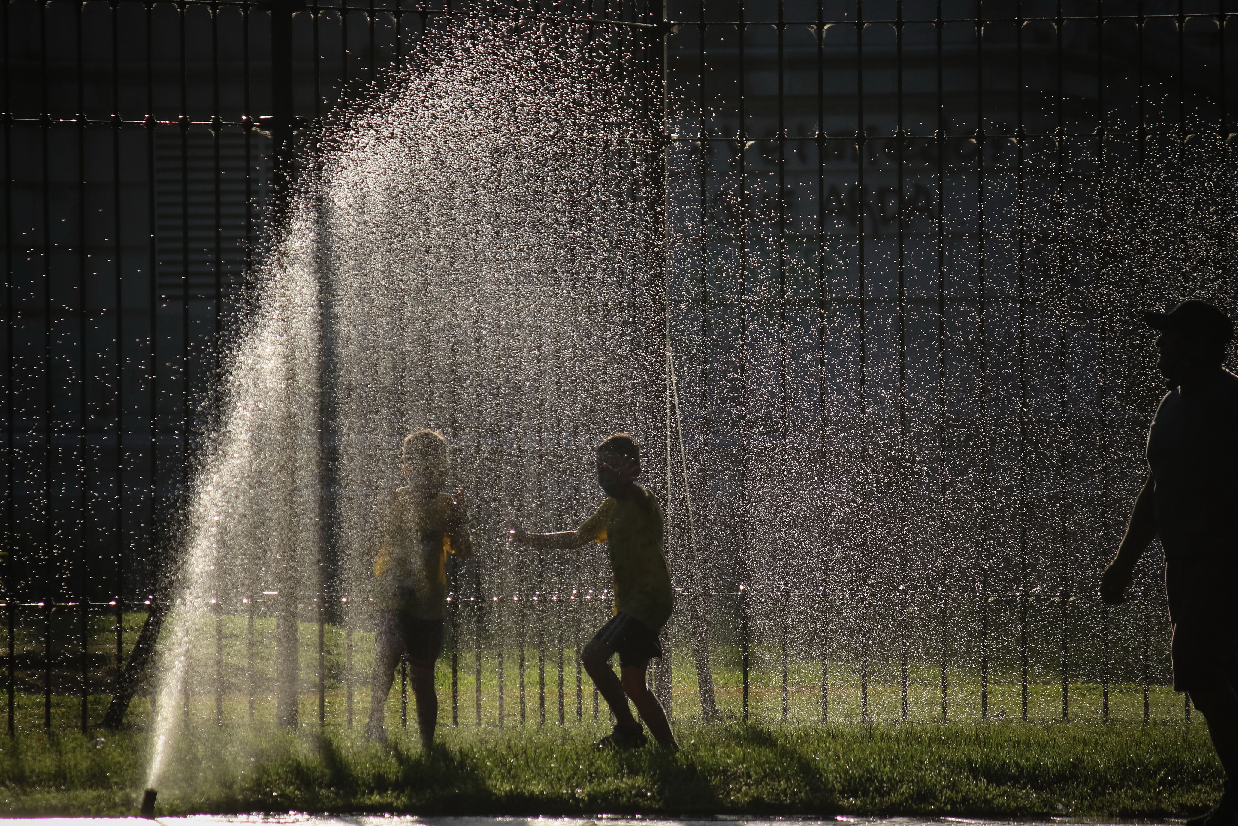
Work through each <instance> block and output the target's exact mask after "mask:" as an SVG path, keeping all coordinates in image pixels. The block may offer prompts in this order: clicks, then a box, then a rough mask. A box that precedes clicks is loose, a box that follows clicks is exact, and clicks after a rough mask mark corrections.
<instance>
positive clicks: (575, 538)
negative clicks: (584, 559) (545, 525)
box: [508, 499, 614, 551]
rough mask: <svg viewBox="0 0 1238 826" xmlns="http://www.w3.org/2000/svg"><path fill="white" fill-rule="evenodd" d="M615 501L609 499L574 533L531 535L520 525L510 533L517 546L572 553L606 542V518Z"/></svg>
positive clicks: (561, 532) (560, 532)
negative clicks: (594, 543) (595, 543)
mask: <svg viewBox="0 0 1238 826" xmlns="http://www.w3.org/2000/svg"><path fill="white" fill-rule="evenodd" d="M613 504H614V500H613V499H607V500H606V501H605V502H603V503H602V506H601V507H599V508H598V509H597V510H595V511H594V512H593V515H592V516H590V517H589V518H588V519H586V520H585V521H584V523H582V524H581V526H580V527H579V528H577V529H576V530H574V531H559V532H557V533H529V532H528V531H526V530H524V529H523V528H521V527H520V526H519V525H517V526H516V527H514V528H512V529H511V530H510V531H509V532H508V533H509V534H510V535H511V538H512V541H513V542H515V543H516V544H517V545H527V546H529V547H531V548H549V549H553V550H558V551H572V550H575V549H576V548H583V547H584V546H586V545H588V544H589V543H590V542H605V541H606V518H607V516H608V515H609V514H610V510H611V507H612V506H613Z"/></svg>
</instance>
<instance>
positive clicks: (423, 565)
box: [374, 487, 468, 620]
mask: <svg viewBox="0 0 1238 826" xmlns="http://www.w3.org/2000/svg"><path fill="white" fill-rule="evenodd" d="M378 530H379V551H378V556H377V558H375V560H374V578H375V579H376V580H377V581H378V582H377V587H376V588H375V589H374V590H375V594H374V600H375V603H376V604H377V607H378V608H380V609H383V610H399V611H404V612H406V613H407V614H408V615H409V616H412V617H416V618H418V619H437V620H441V619H445V618H446V616H447V554H448V553H451V552H453V549H452V547H451V539H450V534H451V533H453V532H456V531H467V530H468V526H467V525H461V524H460V523H459V519H458V517H457V516H456V509H455V505H454V503H453V502H452V499H451V497H450V496H448V495H447V494H446V493H438V494H435V495H434V496H432V497H430V498H429V499H422V498H421V497H419V496H417V495H416V494H415V493H414V492H413V490H412V489H411V488H408V487H399V488H396V489H395V490H393V491H392V492H391V493H390V494H389V495H388V496H387V498H386V500H385V501H384V502H383V508H382V511H381V512H380V515H379V522H378Z"/></svg>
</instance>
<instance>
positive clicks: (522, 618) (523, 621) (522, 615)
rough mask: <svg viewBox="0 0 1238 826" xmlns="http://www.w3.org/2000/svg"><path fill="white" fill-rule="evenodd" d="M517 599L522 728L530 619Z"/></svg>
mask: <svg viewBox="0 0 1238 826" xmlns="http://www.w3.org/2000/svg"><path fill="white" fill-rule="evenodd" d="M515 599H516V600H517V603H516V604H517V608H518V610H517V616H518V619H517V621H518V622H519V624H520V633H519V635H518V636H519V637H520V661H519V663H518V665H519V666H520V673H519V680H518V684H519V688H520V725H521V726H523V725H524V723H525V696H524V673H525V669H526V665H525V629H526V628H527V627H528V618H529V617H528V609H527V608H526V607H525V603H524V602H520V601H519V600H520V594H519V593H517V594H516V597H515ZM594 705H595V706H596V703H594ZM593 717H594V719H597V713H596V712H595V713H594V715H593Z"/></svg>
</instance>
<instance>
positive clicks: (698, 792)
mask: <svg viewBox="0 0 1238 826" xmlns="http://www.w3.org/2000/svg"><path fill="white" fill-rule="evenodd" d="M677 728H678V736H679V738H680V740H681V743H682V745H683V747H684V748H683V751H682V752H681V753H680V754H678V755H670V754H667V753H664V752H661V751H658V750H654V749H645V750H642V751H638V752H634V753H626V754H612V753H599V752H597V751H594V750H593V749H592V748H591V743H592V740H593V739H594V738H595V737H596V736H598V735H599V734H601V733H602V729H594V728H593V727H591V726H580V727H572V728H567V729H560V728H558V727H557V726H553V725H549V726H546V727H544V728H537V727H530V728H527V729H516V730H513V729H510V728H509V729H507V730H504V731H499V730H497V729H467V728H465V729H450V728H447V729H444V730H443V731H442V737H441V740H442V743H443V747H442V749H441V750H439V751H437V752H436V753H434V754H431V755H429V756H427V755H423V754H422V753H421V750H420V747H419V746H418V745H417V744H416V739H415V737H412V736H411V734H412V730H411V729H410V730H409V732H408V733H407V734H406V733H405V732H404V731H401V730H400V729H399V728H398V727H397V728H394V729H393V730H392V741H391V745H389V746H387V747H380V746H374V745H369V744H366V743H363V742H361V741H360V740H359V739H358V738H357V737H356V736H355V735H354V734H351V733H346V732H342V731H329V732H328V734H327V735H326V736H321V735H319V734H317V733H306V732H304V731H303V732H302V733H299V734H297V733H291V732H286V731H277V730H272V729H264V728H257V729H249V728H248V727H241V726H236V727H233V726H231V725H227V726H225V727H224V728H223V729H217V728H214V727H206V728H204V729H202V730H201V731H200V732H199V733H197V734H195V735H193V736H182V737H180V738H178V740H177V741H176V744H175V746H174V755H173V759H172V761H171V764H170V766H169V768H168V770H167V772H166V774H165V776H164V777H163V779H162V780H161V782H160V790H159V807H158V811H159V814H161V815H170V814H188V813H195V812H215V813H225V812H246V811H288V810H297V811H309V812H362V811H384V812H388V811H389V812H399V811H403V812H416V813H423V814H426V813H440V814H447V813H458V814H485V813H492V814H499V813H511V814H521V813H543V814H596V813H602V812H645V813H651V814H661V815H675V814H720V813H727V812H745V813H767V814H813V815H834V814H841V813H852V814H886V815H894V814H903V815H967V816H984V817H1031V816H1040V817H1043V816H1059V815H1069V816H1074V817H1098V818H1164V817H1174V816H1178V817H1181V816H1186V815H1189V814H1194V813H1197V812H1199V811H1202V810H1204V809H1205V808H1207V806H1208V805H1209V804H1210V803H1211V802H1212V801H1214V800H1215V798H1216V796H1217V795H1219V793H1220V780H1221V774H1220V768H1219V766H1218V765H1217V763H1216V761H1215V758H1214V757H1213V755H1212V750H1211V748H1210V746H1209V744H1208V741H1207V735H1206V732H1205V729H1204V727H1203V725H1201V724H1200V723H1198V722H1197V723H1195V724H1191V725H1186V724H1182V723H1151V724H1147V725H1141V724H1137V723H1113V724H1108V725H1102V724H1090V723H1071V724H1051V723H1043V724H1028V723H1016V722H998V723H988V724H975V723H958V724H952V725H948V726H940V725H934V724H925V723H916V724H905V725H895V724H878V725H873V726H859V725H838V726H830V727H819V726H807V725H792V726H761V725H743V724H740V723H729V724H723V725H719V726H700V725H691V724H684V725H680V726H678V727H677ZM92 737H93V735H91V736H83V735H81V734H77V733H63V734H56V735H39V734H34V733H30V734H20V735H19V736H18V737H16V738H15V739H11V740H0V813H5V814H12V815H17V814H27V815H28V814H44V815H46V814H76V815H87V814H93V815H123V814H133V813H135V811H136V805H137V801H138V798H139V796H140V793H141V788H142V786H143V784H144V781H145V776H144V775H145V770H146V752H147V748H148V741H147V736H146V735H145V734H144V733H141V732H125V733H120V734H116V735H113V734H106V733H105V734H103V735H102V740H98V739H92Z"/></svg>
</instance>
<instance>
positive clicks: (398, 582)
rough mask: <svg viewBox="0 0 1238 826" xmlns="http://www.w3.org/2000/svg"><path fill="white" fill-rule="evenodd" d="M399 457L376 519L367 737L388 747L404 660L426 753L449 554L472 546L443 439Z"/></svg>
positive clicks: (420, 436) (410, 444) (408, 446)
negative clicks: (397, 475) (392, 699)
mask: <svg viewBox="0 0 1238 826" xmlns="http://www.w3.org/2000/svg"><path fill="white" fill-rule="evenodd" d="M401 455H402V458H403V464H404V466H403V471H404V480H405V484H403V485H401V486H400V487H397V488H396V489H395V490H393V491H391V493H389V494H387V496H386V498H385V499H384V501H383V504H382V509H381V511H380V515H379V523H378V532H379V533H378V536H379V550H378V556H377V558H376V559H375V560H374V578H375V579H376V580H377V582H376V585H375V589H374V591H375V593H374V601H375V604H376V607H377V608H378V616H377V628H376V631H377V633H376V639H375V652H374V672H373V675H372V676H371V678H370V719H369V721H368V722H367V723H366V725H365V736H366V739H368V740H374V741H378V742H383V741H385V740H386V739H387V732H386V729H385V728H384V726H383V713H384V710H385V708H386V705H387V693H388V692H389V691H391V683H392V681H393V680H394V678H395V666H396V663H397V662H398V661H399V660H400V659H401V658H403V659H405V660H407V661H408V665H409V677H410V679H411V682H412V685H413V696H414V697H415V698H416V701H417V727H418V730H419V732H420V734H421V744H422V747H423V748H428V747H429V746H430V745H431V743H433V742H434V729H435V726H436V724H437V723H438V697H437V696H436V695H435V693H434V662H435V660H437V659H438V657H439V654H441V653H442V652H443V621H444V620H445V619H446V617H447V554H448V553H454V554H455V555H456V556H458V557H462V558H463V557H467V556H469V555H470V554H472V552H473V540H472V536H471V535H470V533H469V522H468V514H467V511H466V508H465V504H464V496H463V494H464V491H463V490H460V489H457V490H456V492H455V494H454V495H449V494H448V493H447V492H446V491H444V490H443V486H444V485H446V484H447V474H448V471H449V468H450V465H449V463H448V456H447V441H446V440H445V439H444V438H443V437H442V435H441V434H439V433H438V432H436V431H433V430H420V431H418V432H416V433H414V434H412V435H411V436H408V437H406V438H405V439H404V443H403V445H402V451H401Z"/></svg>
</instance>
